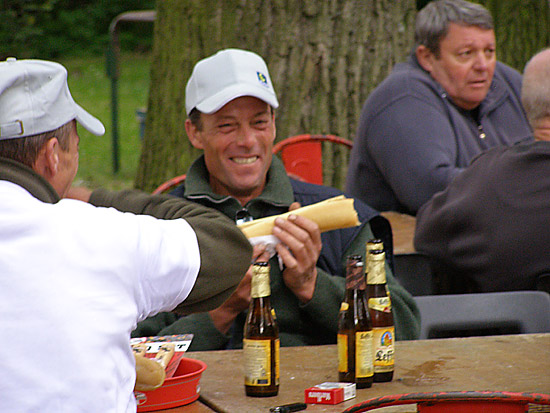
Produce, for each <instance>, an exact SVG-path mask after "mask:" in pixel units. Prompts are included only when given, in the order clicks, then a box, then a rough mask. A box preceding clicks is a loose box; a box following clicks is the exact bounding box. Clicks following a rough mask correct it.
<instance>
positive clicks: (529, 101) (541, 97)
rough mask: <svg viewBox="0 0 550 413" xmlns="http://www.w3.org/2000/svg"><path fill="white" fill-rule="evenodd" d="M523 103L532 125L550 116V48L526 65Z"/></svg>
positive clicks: (536, 55) (522, 93) (522, 88)
mask: <svg viewBox="0 0 550 413" xmlns="http://www.w3.org/2000/svg"><path fill="white" fill-rule="evenodd" d="M521 103H522V104H523V108H524V109H525V113H526V115H527V119H528V120H529V123H530V124H531V127H533V128H535V124H536V122H537V121H538V120H540V119H543V118H545V117H548V116H550V48H547V49H544V50H542V51H540V52H539V53H537V54H535V55H534V56H533V57H532V58H531V59H530V60H529V61H528V62H527V64H526V65H525V69H524V71H523V82H522V86H521Z"/></svg>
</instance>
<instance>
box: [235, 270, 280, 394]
mask: <svg viewBox="0 0 550 413" xmlns="http://www.w3.org/2000/svg"><path fill="white" fill-rule="evenodd" d="M251 297H252V301H251V302H250V307H249V309H248V314H247V317H246V323H245V326H244V338H243V352H244V373H245V379H244V387H245V392H246V395H247V396H253V397H267V396H276V395H277V393H278V392H279V327H278V326H277V320H276V318H275V311H273V309H272V307H271V288H270V285H269V264H268V263H267V262H257V263H255V264H254V265H253V272H252V282H251Z"/></svg>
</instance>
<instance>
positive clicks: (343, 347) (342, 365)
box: [337, 334, 348, 373]
mask: <svg viewBox="0 0 550 413" xmlns="http://www.w3.org/2000/svg"><path fill="white" fill-rule="evenodd" d="M337 345H338V371H339V372H340V373H346V372H347V371H348V336H347V334H338V336H337Z"/></svg>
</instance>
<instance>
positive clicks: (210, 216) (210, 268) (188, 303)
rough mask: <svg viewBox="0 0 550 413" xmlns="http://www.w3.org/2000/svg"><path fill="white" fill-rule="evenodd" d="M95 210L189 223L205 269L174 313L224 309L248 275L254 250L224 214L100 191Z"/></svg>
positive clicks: (161, 198) (165, 198) (181, 202)
mask: <svg viewBox="0 0 550 413" xmlns="http://www.w3.org/2000/svg"><path fill="white" fill-rule="evenodd" d="M90 203H91V204H93V205H95V206H102V207H113V208H115V209H117V210H119V211H123V212H131V213H134V214H139V215H151V216H153V217H156V218H159V219H179V218H183V219H185V220H186V221H187V222H188V223H189V225H191V227H192V228H193V230H194V231H195V234H196V236H197V240H198V244H199V250H200V262H201V267H200V270H199V274H198V277H197V280H196V282H195V285H194V286H193V289H192V291H191V293H190V294H189V296H188V297H187V299H186V300H185V301H184V302H183V303H181V304H180V305H178V307H177V308H176V309H175V310H174V311H176V312H178V313H180V314H189V313H193V312H202V311H208V310H212V309H214V308H216V307H218V306H219V305H221V304H222V303H223V302H224V301H225V300H226V299H227V298H228V297H229V296H230V295H231V294H232V293H233V291H234V290H235V288H236V287H237V285H238V284H239V282H240V280H241V279H242V278H243V277H244V275H245V274H246V271H247V269H248V267H249V266H250V260H251V257H252V247H251V245H250V243H249V242H248V240H247V239H246V237H245V236H244V235H243V234H242V232H241V231H240V230H239V229H238V228H237V226H236V225H235V224H234V223H233V221H231V220H230V219H229V218H227V217H226V216H225V215H223V214H222V213H220V212H218V211H216V210H214V209H211V208H207V207H204V206H202V205H199V204H196V203H194V202H191V201H187V200H185V199H181V198H176V197H172V196H170V195H149V194H146V193H144V192H140V191H134V190H127V191H120V192H110V191H107V190H104V189H99V190H96V191H94V192H93V193H92V195H91V197H90Z"/></svg>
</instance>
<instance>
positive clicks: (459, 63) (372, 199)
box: [346, 0, 532, 215]
mask: <svg viewBox="0 0 550 413" xmlns="http://www.w3.org/2000/svg"><path fill="white" fill-rule="evenodd" d="M415 40H416V46H415V48H414V50H413V52H412V53H411V56H410V57H409V60H408V61H407V62H405V63H401V64H398V65H396V66H395V68H394V70H393V72H392V73H391V75H390V76H389V77H388V78H386V79H385V80H384V81H383V82H382V83H381V84H380V85H379V86H378V87H377V88H376V89H375V90H374V91H373V92H372V94H371V95H370V96H369V98H368V99H367V101H366V102H365V105H364V106H363V110H362V113H361V118H360V121H359V126H358V129H357V136H356V139H355V142H354V147H353V150H352V154H351V160H350V165H349V169H348V176H347V182H346V184H347V190H348V191H349V193H350V194H352V195H353V196H355V197H356V198H359V199H361V200H362V201H364V202H366V203H367V204H369V205H371V206H373V207H374V208H376V209H378V210H382V211H383V210H394V211H399V212H405V213H409V214H413V215H415V214H416V212H417V211H418V209H419V208H420V206H421V205H422V204H424V203H425V202H426V201H428V200H429V199H430V198H431V196H432V195H433V194H435V193H436V192H438V191H441V190H443V189H445V188H446V186H447V185H448V183H449V182H450V181H451V180H452V179H453V178H454V177H455V176H456V175H458V174H459V173H460V172H461V171H462V170H463V169H464V168H465V167H466V166H468V164H469V163H470V161H471V160H472V159H473V158H474V157H475V156H477V155H478V154H479V153H481V152H483V151H484V150H486V149H488V148H491V147H494V146H503V145H504V146H509V145H512V144H515V143H517V142H520V141H528V140H531V139H532V132H531V129H530V127H529V124H528V122H527V119H526V117H525V114H524V111H523V109H522V105H521V99H520V92H521V75H520V74H519V73H518V72H517V71H515V70H513V69H511V68H510V67H508V66H506V65H504V64H502V63H500V62H497V58H496V41H495V33H494V30H493V20H492V17H491V15H490V13H489V12H488V11H487V10H486V9H485V8H483V7H482V6H481V5H479V4H474V3H470V2H467V1H463V0H437V1H432V2H430V3H429V4H428V5H427V6H426V7H424V8H423V9H422V10H421V11H420V12H419V13H418V15H417V20H416V29H415Z"/></svg>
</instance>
